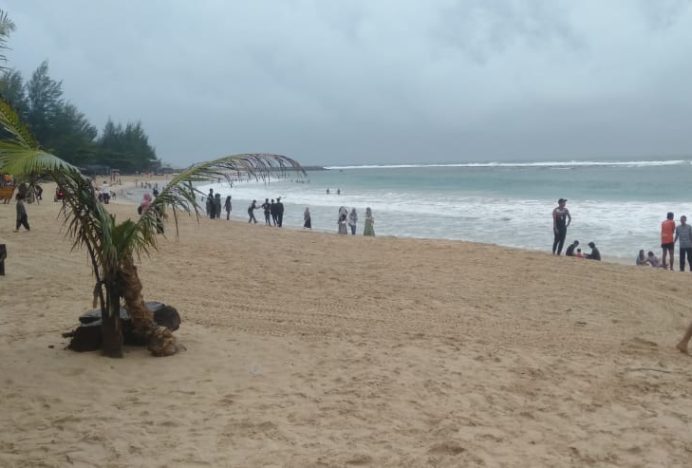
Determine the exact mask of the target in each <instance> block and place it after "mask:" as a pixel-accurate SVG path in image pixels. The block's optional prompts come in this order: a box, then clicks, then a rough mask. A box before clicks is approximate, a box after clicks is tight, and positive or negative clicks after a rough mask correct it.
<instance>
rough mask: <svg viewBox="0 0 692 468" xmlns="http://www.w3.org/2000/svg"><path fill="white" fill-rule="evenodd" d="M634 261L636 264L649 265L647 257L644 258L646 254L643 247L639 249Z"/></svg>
mask: <svg viewBox="0 0 692 468" xmlns="http://www.w3.org/2000/svg"><path fill="white" fill-rule="evenodd" d="M649 253H651V252H649ZM635 262H636V264H637V266H648V265H649V259H647V258H646V254H645V253H644V249H641V250H639V255H637V258H636V259H635Z"/></svg>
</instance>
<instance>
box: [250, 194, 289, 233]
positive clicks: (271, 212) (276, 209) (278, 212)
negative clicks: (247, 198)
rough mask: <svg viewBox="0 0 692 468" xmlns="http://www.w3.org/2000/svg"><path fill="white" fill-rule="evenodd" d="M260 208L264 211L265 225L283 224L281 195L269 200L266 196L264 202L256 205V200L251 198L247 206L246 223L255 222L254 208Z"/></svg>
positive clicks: (279, 225) (278, 225) (275, 225)
mask: <svg viewBox="0 0 692 468" xmlns="http://www.w3.org/2000/svg"><path fill="white" fill-rule="evenodd" d="M260 208H262V210H263V211H264V224H265V225H267V226H274V227H281V226H283V224H284V204H283V203H281V197H276V201H274V199H273V198H272V199H271V201H270V200H269V199H268V198H265V199H264V203H262V204H261V205H259V206H257V200H252V203H250V206H248V208H247V214H248V220H247V222H248V223H255V224H257V218H255V210H259V209H260Z"/></svg>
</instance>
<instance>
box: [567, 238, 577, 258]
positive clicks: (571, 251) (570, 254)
mask: <svg viewBox="0 0 692 468" xmlns="http://www.w3.org/2000/svg"><path fill="white" fill-rule="evenodd" d="M578 245H579V241H578V240H575V241H574V242H572V243H571V244H570V245H569V247H567V250H565V256H566V257H574V250H575V249H576V248H577V246H578Z"/></svg>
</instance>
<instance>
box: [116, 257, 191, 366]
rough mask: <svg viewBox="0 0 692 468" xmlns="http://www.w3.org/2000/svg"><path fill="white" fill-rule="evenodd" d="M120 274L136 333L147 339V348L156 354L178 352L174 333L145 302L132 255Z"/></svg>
mask: <svg viewBox="0 0 692 468" xmlns="http://www.w3.org/2000/svg"><path fill="white" fill-rule="evenodd" d="M119 276H120V284H122V296H123V299H125V307H126V308H127V311H128V312H129V314H130V319H131V320H132V327H133V331H134V333H135V334H136V335H139V336H140V337H142V338H143V339H144V340H145V341H146V343H147V348H148V349H149V351H150V352H151V354H153V355H154V356H170V355H172V354H175V353H177V352H178V345H177V344H176V341H175V337H174V336H173V333H171V331H170V330H169V329H168V328H166V327H161V326H159V325H157V324H156V323H155V322H154V315H153V314H152V313H151V311H150V310H149V308H148V307H147V306H146V304H144V299H143V298H142V282H141V281H140V280H139V275H138V274H137V267H136V266H135V264H134V261H133V259H132V257H131V256H128V257H127V258H125V259H124V260H123V262H122V267H121V269H120V271H119Z"/></svg>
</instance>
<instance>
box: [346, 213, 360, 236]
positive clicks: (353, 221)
mask: <svg viewBox="0 0 692 468" xmlns="http://www.w3.org/2000/svg"><path fill="white" fill-rule="evenodd" d="M357 224H358V213H356V209H355V208H351V212H350V213H349V214H348V225H349V226H350V227H351V235H353V236H355V235H356V225H357Z"/></svg>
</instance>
